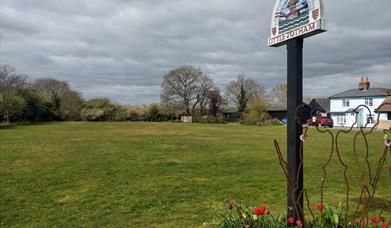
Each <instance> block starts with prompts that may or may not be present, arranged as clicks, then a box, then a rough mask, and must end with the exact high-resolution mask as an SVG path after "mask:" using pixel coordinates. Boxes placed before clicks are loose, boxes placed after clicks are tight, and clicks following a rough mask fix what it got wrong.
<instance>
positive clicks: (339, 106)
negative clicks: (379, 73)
mask: <svg viewBox="0 0 391 228" xmlns="http://www.w3.org/2000/svg"><path fill="white" fill-rule="evenodd" d="M388 96H391V89H385V88H371V87H370V82H369V81H368V78H366V77H365V78H364V77H363V78H361V81H360V83H359V87H358V88H357V89H351V90H347V91H345V92H342V93H338V94H336V95H334V96H331V97H330V115H331V118H333V120H334V126H348V127H350V126H352V125H353V124H354V123H355V122H356V121H357V123H356V124H355V127H361V126H365V125H366V124H367V123H368V125H367V126H368V127H372V126H373V125H374V124H375V121H376V120H377V115H378V113H375V109H376V108H377V107H379V106H380V104H382V102H383V101H384V100H385V98H386V97H388ZM364 105H365V106H364ZM379 114H380V116H379V120H387V118H388V116H387V113H379Z"/></svg>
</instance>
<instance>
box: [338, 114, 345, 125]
mask: <svg viewBox="0 0 391 228" xmlns="http://www.w3.org/2000/svg"><path fill="white" fill-rule="evenodd" d="M337 122H338V123H343V124H344V123H346V116H345V115H338V116H337Z"/></svg>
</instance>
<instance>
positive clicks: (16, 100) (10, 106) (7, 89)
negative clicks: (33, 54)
mask: <svg viewBox="0 0 391 228" xmlns="http://www.w3.org/2000/svg"><path fill="white" fill-rule="evenodd" d="M26 86H27V83H26V77H25V76H22V75H18V74H16V73H15V68H14V67H12V66H10V65H1V66H0V114H1V116H2V117H3V118H5V119H6V121H7V123H9V122H10V120H11V118H12V116H14V115H18V114H21V112H22V109H23V108H24V107H25V105H26V102H25V101H24V99H23V98H22V97H20V96H19V94H18V93H19V91H20V90H22V89H24V88H25V87H26Z"/></svg>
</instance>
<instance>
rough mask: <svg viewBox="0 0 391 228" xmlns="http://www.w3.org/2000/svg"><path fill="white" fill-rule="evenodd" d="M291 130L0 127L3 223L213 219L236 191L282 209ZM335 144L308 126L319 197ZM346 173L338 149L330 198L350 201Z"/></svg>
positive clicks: (347, 143)
mask: <svg viewBox="0 0 391 228" xmlns="http://www.w3.org/2000/svg"><path fill="white" fill-rule="evenodd" d="M285 132H286V128H285V127H284V126H270V127H253V126H239V125H184V124H175V123H91V122H65V123H49V124H41V125H21V126H14V127H11V128H8V129H0V226H6V227H8V226H20V227H24V226H35V227H42V226H60V227H63V226H65V227H79V226H83V227H84V226H88V227H91V226H99V227H100V226H117V227H123V226H132V227H154V226H159V227H197V226H213V224H214V223H215V219H216V216H217V215H218V214H219V213H222V212H224V207H225V203H226V202H227V200H236V201H239V200H244V201H246V202H247V203H248V204H249V205H251V206H258V205H259V204H260V203H263V204H266V205H268V206H270V207H271V208H272V211H273V212H276V211H277V212H281V213H283V212H284V211H285V208H286V206H285V204H286V198H285V196H286V184H285V178H284V176H283V173H282V171H281V168H280V167H279V164H278V160H277V155H276V152H275V149H274V145H273V139H277V140H279V141H280V142H281V143H282V146H283V147H284V141H285V138H286V135H285ZM352 138H353V134H348V135H343V137H341V139H340V143H339V145H340V147H341V153H342V159H344V161H346V162H347V163H348V165H349V166H350V167H349V169H348V174H349V180H350V183H351V187H352V197H351V200H352V203H355V202H357V201H358V187H359V179H358V177H359V175H360V173H359V169H358V167H357V166H354V165H353V162H352V157H353V153H352V146H353V142H352ZM359 141H360V143H359V144H358V147H359V148H360V149H359V152H360V153H361V154H362V153H363V152H364V151H363V148H364V147H363V145H364V144H363V143H362V141H363V140H362V138H361V139H360V140H359ZM382 141H383V135H382V133H381V132H375V133H373V134H372V135H370V137H369V146H370V155H371V156H370V158H371V162H372V163H373V164H375V163H376V161H377V159H379V157H380V155H381V153H382V152H383V144H382ZM329 149H330V138H329V137H328V136H327V135H322V134H318V133H316V132H315V130H314V129H312V130H310V131H309V137H308V138H307V140H306V143H305V152H304V153H305V154H304V156H305V177H304V178H305V187H306V188H308V189H309V192H310V195H309V196H310V199H311V201H312V206H314V205H315V204H316V203H317V202H318V200H319V186H320V182H321V176H322V172H321V169H320V167H321V165H322V164H324V163H325V162H326V159H327V157H328V155H329V151H330V150H329ZM389 167H390V159H389V158H388V160H387V162H386V164H385V167H384V170H383V174H382V176H381V179H380V187H379V189H378V191H377V198H376V202H377V204H376V205H373V208H374V209H375V208H378V207H380V206H379V205H380V204H381V202H386V203H387V207H388V210H390V208H391V207H390V204H391V203H390V200H391V196H390V191H389V189H391V179H390V173H389V171H388V168H389ZM343 183H344V182H343V173H342V168H341V166H340V165H338V160H337V158H336V157H335V156H334V157H333V159H332V161H331V164H330V166H329V174H328V176H327V179H326V189H325V196H326V202H327V203H328V204H331V205H334V206H337V205H338V204H339V202H340V201H342V202H344V200H345V197H344V196H345V191H346V186H345V185H344V184H343ZM371 213H373V212H371ZM389 215H390V213H389V212H387V216H388V217H389ZM389 218H390V217H389Z"/></svg>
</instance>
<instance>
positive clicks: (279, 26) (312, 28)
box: [267, 0, 326, 47]
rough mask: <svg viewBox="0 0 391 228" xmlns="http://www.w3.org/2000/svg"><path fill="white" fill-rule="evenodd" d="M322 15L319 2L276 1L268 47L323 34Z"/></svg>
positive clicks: (318, 0) (315, 0) (323, 23)
mask: <svg viewBox="0 0 391 228" xmlns="http://www.w3.org/2000/svg"><path fill="white" fill-rule="evenodd" d="M323 13H324V12H323V5H322V2H321V0H277V1H276V5H275V6H274V11H273V15H272V23H271V37H270V38H269V39H268V41H267V43H268V46H271V47H278V46H281V45H284V44H285V43H286V42H287V41H288V40H290V39H293V38H296V37H304V38H305V37H309V36H313V35H315V34H318V33H321V32H325V31H326V26H325V20H324V18H323Z"/></svg>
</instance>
